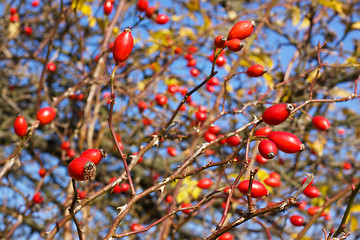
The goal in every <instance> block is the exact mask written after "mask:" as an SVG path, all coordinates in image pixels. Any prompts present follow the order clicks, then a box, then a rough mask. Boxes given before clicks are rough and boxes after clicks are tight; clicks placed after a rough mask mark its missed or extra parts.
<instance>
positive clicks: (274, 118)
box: [262, 103, 294, 126]
mask: <svg viewBox="0 0 360 240" xmlns="http://www.w3.org/2000/svg"><path fill="white" fill-rule="evenodd" d="M292 110H294V106H293V105H291V104H282V103H280V104H276V105H274V106H271V107H269V108H268V109H266V110H265V111H264V112H263V115H262V120H263V121H264V122H265V123H266V124H268V125H270V126H274V125H279V124H280V123H283V122H284V121H285V120H286V119H287V118H288V117H289V115H290V113H291V111H292Z"/></svg>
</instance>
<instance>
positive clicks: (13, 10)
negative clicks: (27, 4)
mask: <svg viewBox="0 0 360 240" xmlns="http://www.w3.org/2000/svg"><path fill="white" fill-rule="evenodd" d="M15 13H17V9H16V8H13V7H11V8H10V14H11V15H14V14H15Z"/></svg>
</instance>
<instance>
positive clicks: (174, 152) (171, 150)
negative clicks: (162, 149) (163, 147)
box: [167, 147, 177, 157]
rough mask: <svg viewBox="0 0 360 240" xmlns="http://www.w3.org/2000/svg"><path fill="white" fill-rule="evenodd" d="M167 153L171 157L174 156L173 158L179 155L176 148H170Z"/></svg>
mask: <svg viewBox="0 0 360 240" xmlns="http://www.w3.org/2000/svg"><path fill="white" fill-rule="evenodd" d="M167 152H168V154H169V155H170V156H173V157H174V156H176V155H177V150H176V148H174V147H168V148H167Z"/></svg>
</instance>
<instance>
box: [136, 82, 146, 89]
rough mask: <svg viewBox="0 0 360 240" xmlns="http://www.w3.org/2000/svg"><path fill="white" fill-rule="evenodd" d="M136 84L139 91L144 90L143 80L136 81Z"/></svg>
mask: <svg viewBox="0 0 360 240" xmlns="http://www.w3.org/2000/svg"><path fill="white" fill-rule="evenodd" d="M136 86H137V89H139V90H140V91H142V90H144V88H145V82H144V81H141V82H138V83H137V84H136Z"/></svg>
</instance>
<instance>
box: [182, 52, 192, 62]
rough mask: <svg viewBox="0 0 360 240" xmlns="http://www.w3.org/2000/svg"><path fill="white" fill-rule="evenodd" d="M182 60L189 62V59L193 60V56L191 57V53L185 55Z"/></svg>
mask: <svg viewBox="0 0 360 240" xmlns="http://www.w3.org/2000/svg"><path fill="white" fill-rule="evenodd" d="M184 58H185V59H186V60H188V61H190V60H191V59H193V58H194V56H193V55H192V54H191V53H187V54H186V55H185V56H184Z"/></svg>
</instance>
